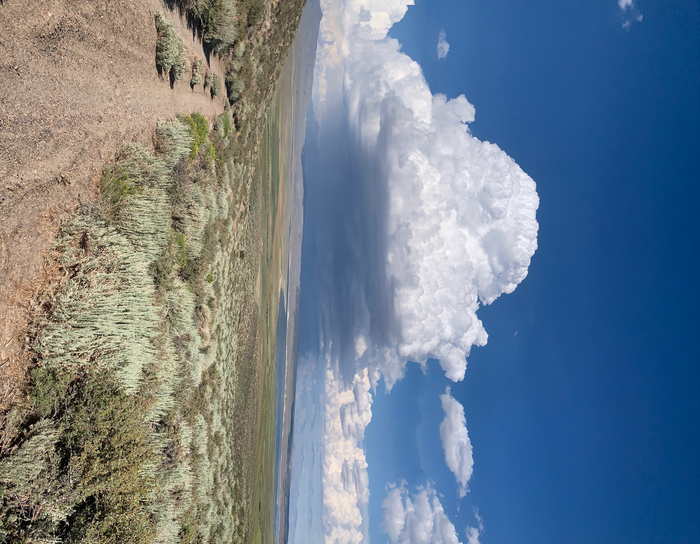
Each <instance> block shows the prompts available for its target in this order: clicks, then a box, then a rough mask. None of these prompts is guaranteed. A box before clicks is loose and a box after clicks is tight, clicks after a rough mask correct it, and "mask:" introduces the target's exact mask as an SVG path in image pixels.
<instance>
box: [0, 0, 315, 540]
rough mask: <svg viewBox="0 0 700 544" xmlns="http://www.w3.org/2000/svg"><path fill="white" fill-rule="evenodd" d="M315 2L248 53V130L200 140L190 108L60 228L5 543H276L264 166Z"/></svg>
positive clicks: (6, 491) (1, 518)
mask: <svg viewBox="0 0 700 544" xmlns="http://www.w3.org/2000/svg"><path fill="white" fill-rule="evenodd" d="M302 7H303V4H301V3H297V2H293V3H289V4H288V5H287V7H285V8H282V5H281V4H280V5H278V6H277V8H278V9H277V10H273V13H272V18H273V24H272V26H271V30H270V31H269V32H268V33H263V32H259V33H258V34H257V35H256V34H253V35H252V40H251V42H250V43H249V44H248V47H247V51H246V52H245V53H244V55H243V56H241V57H239V58H241V59H242V61H243V62H242V64H241V69H240V70H239V72H238V76H236V77H240V78H241V79H242V80H244V81H245V82H246V88H245V90H244V91H243V92H242V94H241V96H240V97H238V98H239V99H238V101H237V102H236V103H235V104H234V107H233V108H232V113H233V119H234V121H235V123H236V125H237V126H235V125H234V127H235V128H238V129H239V133H238V134H236V135H234V134H233V133H231V134H229V135H228V137H225V128H224V125H225V124H226V123H224V120H223V119H221V120H220V121H219V122H218V127H217V129H215V130H213V131H212V132H211V133H210V135H209V138H208V139H207V140H206V141H200V142H199V144H200V145H198V146H197V148H195V143H196V142H195V141H194V140H195V138H196V130H195V131H192V130H191V128H192V126H191V125H193V124H195V125H196V123H194V122H193V120H192V118H190V119H189V120H188V119H186V118H183V120H182V121H175V122H172V123H167V124H163V125H162V126H160V127H159V130H158V145H157V149H156V153H155V154H152V153H150V152H148V151H146V150H144V149H142V148H138V147H135V146H127V147H125V148H124V149H123V150H122V152H121V153H120V154H119V156H118V157H116V159H115V161H114V163H113V164H111V165H110V166H109V167H108V168H107V169H106V172H105V178H104V183H103V189H104V196H103V199H102V201H101V202H100V204H99V205H98V206H95V207H83V208H81V209H80V210H78V212H76V214H75V215H74V217H72V218H71V219H70V220H69V221H68V222H67V223H66V224H65V225H64V227H63V229H62V233H61V236H60V237H59V241H58V242H57V244H56V246H55V247H54V251H53V253H52V256H51V258H50V260H49V262H48V263H47V266H49V267H51V268H52V269H54V270H55V278H56V281H55V282H54V283H52V284H51V285H50V286H49V287H48V288H47V289H46V290H45V291H44V293H43V294H42V296H41V297H40V298H39V300H37V304H36V307H35V319H34V322H33V328H32V330H31V334H30V341H29V344H28V345H27V348H28V349H30V350H31V351H32V353H33V356H34V360H35V369H34V371H33V374H32V378H33V379H32V383H31V385H30V389H29V400H28V402H27V403H26V405H24V406H16V407H15V409H14V410H13V412H12V415H11V418H10V424H9V425H8V426H7V428H5V429H4V430H3V434H2V437H0V536H1V537H2V540H14V541H27V542H31V541H36V540H38V539H41V538H52V537H60V538H62V539H64V540H65V541H68V542H70V541H91V540H95V539H97V540H100V541H104V542H108V541H114V542H118V541H130V542H139V541H144V542H149V541H163V542H165V541H178V540H179V541H184V542H198V541H202V542H203V541H231V540H234V541H251V540H253V539H255V540H256V541H258V540H265V541H269V538H270V537H271V532H270V531H271V517H272V505H271V503H272V498H271V497H272V486H271V485H269V484H268V483H267V480H268V479H270V478H273V476H272V475H271V474H270V470H271V471H273V470H274V468H273V467H274V464H273V463H274V352H273V353H272V354H271V355H270V353H269V351H270V350H269V347H270V346H274V332H273V335H272V337H271V339H272V342H271V343H270V342H269V339H270V336H269V332H267V333H266V332H265V329H263V331H260V330H259V329H258V323H259V322H260V321H259V319H258V314H257V311H256V307H257V304H256V303H255V293H254V290H253V285H254V282H255V277H256V275H257V274H256V272H257V268H258V266H259V264H260V260H259V258H258V257H262V255H261V252H263V251H264V250H263V247H262V244H261V239H260V238H261V231H260V218H261V215H260V214H261V212H262V209H263V204H264V202H265V196H266V195H261V194H260V189H261V187H260V183H261V177H260V176H261V173H260V172H259V171H258V169H257V168H256V167H257V164H256V158H257V155H258V145H259V142H260V139H261V136H262V131H263V125H264V123H265V117H264V115H262V113H263V112H264V111H265V110H266V104H268V103H269V101H270V99H271V95H272V85H271V83H272V82H273V81H274V80H275V79H276V77H275V74H277V73H278V72H279V68H280V66H281V62H282V60H283V55H284V52H285V51H286V49H287V47H288V45H289V43H290V41H291V36H292V35H293V31H294V29H295V28H296V24H297V22H298V16H299V14H300V12H301V8H302ZM246 66H249V67H254V68H253V69H252V70H248V69H245V67H246ZM193 117H194V116H193ZM230 122H231V121H230V120H229V123H230ZM261 197H263V198H261ZM241 204H242V205H241ZM248 205H249V206H248ZM275 207H276V206H273V208H275ZM262 217H263V218H264V217H265V214H263V215H262ZM234 224H237V227H238V228H236V229H235V230H234V231H232V227H233V225H234ZM263 254H264V255H266V254H267V252H266V251H265V252H264V253H263ZM265 260H268V259H267V257H265ZM263 283H264V284H265V283H267V282H263ZM125 297H126V298H125ZM262 300H266V299H265V298H263V299H262ZM272 308H274V310H272V311H271V309H270V307H269V305H266V304H264V303H263V308H261V310H262V311H263V315H264V318H263V322H265V321H268V324H271V325H272V326H271V327H268V328H267V331H270V330H271V331H274V328H275V325H276V319H274V320H270V318H271V317H272V315H271V314H272V313H273V312H274V313H275V314H276V308H277V305H276V300H275V304H273V305H272ZM275 317H276V316H275ZM261 332H262V333H263V336H264V337H265V338H267V339H268V341H263V342H262V344H263V346H268V348H267V353H265V354H261V353H259V352H258V346H259V345H260V339H261V338H260V336H258V335H259V334H260V333H261ZM259 357H262V359H259ZM259 360H262V361H266V364H265V365H264V366H263V368H260V366H259V365H258V361H259ZM270 360H271V361H272V365H273V366H272V367H271V368H270V366H269V361H270ZM86 407H87V408H88V409H86ZM270 416H271V417H272V424H270ZM256 423H257V425H256ZM270 455H271V458H270ZM125 461H127V462H125ZM266 467H269V470H268V468H266ZM253 474H255V475H262V477H258V478H256V480H257V482H259V483H260V486H261V487H260V488H259V489H258V486H257V485H256V481H255V480H253V478H252V475H253ZM271 481H274V480H273V479H272V480H271ZM261 490H262V491H263V492H262V493H261V492H260V491H261ZM254 496H255V497H256V499H254V498H253V497H254ZM263 498H266V500H264V501H263V500H262V499H263ZM256 500H257V505H256V502H255V501H256ZM263 502H265V509H266V513H265V515H264V516H263V517H262V518H261V517H259V516H254V512H255V509H256V508H255V507H256V506H257V507H258V508H257V510H258V513H260V515H262V514H261V513H262V510H263V508H262V503H263Z"/></svg>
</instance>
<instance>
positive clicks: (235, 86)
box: [226, 74, 245, 104]
mask: <svg viewBox="0 0 700 544" xmlns="http://www.w3.org/2000/svg"><path fill="white" fill-rule="evenodd" d="M244 90H245V83H244V82H243V79H242V78H240V77H237V76H235V75H234V74H229V75H227V76H226V92H227V93H228V99H229V100H230V101H231V103H232V104H233V103H235V102H236V101H237V100H238V99H239V98H240V97H241V94H242V93H243V91H244Z"/></svg>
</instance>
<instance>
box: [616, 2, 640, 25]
mask: <svg viewBox="0 0 700 544" xmlns="http://www.w3.org/2000/svg"><path fill="white" fill-rule="evenodd" d="M617 6H618V7H619V8H620V12H621V14H622V28H624V29H625V30H627V29H629V27H630V26H632V23H633V22H637V23H641V22H642V19H644V16H643V15H642V12H641V11H639V8H638V7H637V4H636V2H635V0H617Z"/></svg>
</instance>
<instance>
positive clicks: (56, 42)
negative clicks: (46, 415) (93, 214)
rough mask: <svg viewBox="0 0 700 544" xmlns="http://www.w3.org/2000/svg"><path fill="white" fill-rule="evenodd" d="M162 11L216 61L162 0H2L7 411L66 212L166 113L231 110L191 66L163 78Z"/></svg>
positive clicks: (2, 335)
mask: <svg viewBox="0 0 700 544" xmlns="http://www.w3.org/2000/svg"><path fill="white" fill-rule="evenodd" d="M157 11H163V12H164V13H165V14H166V15H167V16H168V17H170V19H171V20H172V21H173V23H174V24H175V29H176V30H177V32H178V34H179V35H180V37H182V38H183V41H184V42H185V48H186V54H187V57H188V59H189V60H193V59H194V58H195V56H198V57H199V58H203V59H205V62H206V57H205V55H204V52H203V50H202V46H201V43H200V42H199V41H198V40H197V39H196V38H195V37H194V35H193V33H192V32H191V31H189V30H188V29H187V27H186V24H185V23H184V21H183V20H181V19H180V17H179V16H178V14H177V13H176V12H170V11H168V10H167V9H166V7H165V5H164V4H163V3H162V1H161V0H118V1H117V0H91V1H90V2H86V1H85V0H51V1H48V0H4V1H2V0H0V413H2V412H3V411H4V409H6V408H7V407H8V406H9V405H10V404H11V403H13V402H17V401H18V400H20V399H21V394H22V393H21V391H22V390H23V387H22V384H23V383H24V379H25V374H26V367H27V363H28V362H27V360H26V355H25V352H24V351H23V349H22V344H23V342H24V332H23V331H24V330H25V328H26V320H27V305H28V302H29V300H30V299H31V296H32V294H33V293H34V292H35V291H36V289H37V288H38V285H39V284H40V283H42V276H45V275H46V272H45V271H43V272H42V264H43V263H44V260H45V256H46V253H47V251H48V249H49V248H50V246H51V243H52V240H53V238H54V236H55V233H56V231H57V229H58V227H59V226H60V222H61V220H62V219H64V218H65V217H66V216H67V215H68V214H70V213H71V212H72V211H73V210H74V209H75V208H76V206H77V205H78V204H79V203H80V202H85V201H90V200H94V199H95V198H96V197H97V182H98V180H99V177H100V174H101V172H102V169H103V167H104V165H105V163H106V162H107V161H108V160H109V159H110V158H112V157H113V156H114V154H115V152H116V151H117V150H118V148H119V147H120V146H121V144H122V143H124V142H125V141H138V142H141V143H143V144H146V145H149V146H150V145H151V144H152V138H153V129H154V127H155V125H156V123H157V121H158V119H168V118H172V117H174V116H175V115H176V114H177V113H188V112H191V111H199V112H202V113H203V114H204V115H207V116H214V115H216V114H219V113H221V112H222V111H223V107H224V103H223V100H224V98H223V96H222V97H218V98H217V99H216V100H212V99H211V97H210V96H209V94H206V95H205V94H204V91H203V89H202V87H201V86H198V87H196V88H195V90H194V91H192V90H191V89H190V86H189V74H188V73H186V74H185V80H183V81H179V82H175V85H174V88H172V89H171V87H170V85H169V82H168V81H166V80H165V79H162V78H161V77H160V76H159V75H158V72H157V70H156V65H155V46H156V31H155V25H154V15H155V14H156V12H157ZM210 60H211V64H210V69H211V70H214V71H216V72H217V73H218V74H219V76H220V77H221V78H222V81H223V78H224V72H223V67H222V65H220V64H219V62H218V59H216V58H215V57H212V58H211V59H210ZM0 426H1V425H0Z"/></svg>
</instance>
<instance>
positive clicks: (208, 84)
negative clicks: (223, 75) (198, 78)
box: [204, 72, 214, 89]
mask: <svg viewBox="0 0 700 544" xmlns="http://www.w3.org/2000/svg"><path fill="white" fill-rule="evenodd" d="M213 82H214V74H212V73H211V72H207V75H206V76H205V77H204V88H205V89H206V88H207V87H209V88H210V89H211V85H212V83H213Z"/></svg>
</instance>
